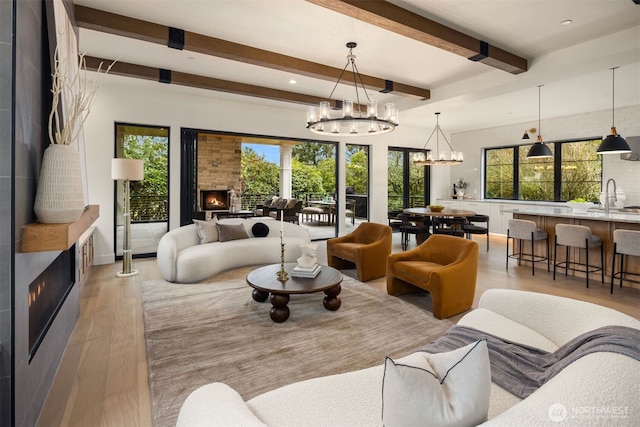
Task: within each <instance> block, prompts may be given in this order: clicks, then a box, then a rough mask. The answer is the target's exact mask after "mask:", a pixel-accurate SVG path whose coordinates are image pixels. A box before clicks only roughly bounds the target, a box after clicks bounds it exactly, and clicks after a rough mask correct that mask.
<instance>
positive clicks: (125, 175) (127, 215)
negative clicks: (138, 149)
mask: <svg viewBox="0 0 640 427" xmlns="http://www.w3.org/2000/svg"><path fill="white" fill-rule="evenodd" d="M143 166H144V162H143V161H142V160H138V159H113V160H111V179H114V180H123V181H124V239H123V240H124V241H123V243H122V271H121V272H119V273H117V274H116V276H118V277H129V276H135V275H136V274H138V271H137V270H132V269H131V266H132V264H133V258H132V254H131V209H130V205H129V199H130V197H129V196H130V194H129V181H140V180H142V178H143V177H144V168H143Z"/></svg>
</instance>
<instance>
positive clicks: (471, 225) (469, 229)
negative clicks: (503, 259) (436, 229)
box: [462, 215, 489, 252]
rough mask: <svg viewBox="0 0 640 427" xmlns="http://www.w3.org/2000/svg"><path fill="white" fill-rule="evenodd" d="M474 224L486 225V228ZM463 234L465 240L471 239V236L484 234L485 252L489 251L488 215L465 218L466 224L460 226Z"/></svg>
mask: <svg viewBox="0 0 640 427" xmlns="http://www.w3.org/2000/svg"><path fill="white" fill-rule="evenodd" d="M476 223H486V224H487V226H486V227H483V226H481V225H477V224H476ZM462 230H463V231H464V234H466V236H467V239H471V235H472V234H486V235H487V252H488V251H489V215H474V216H470V217H467V223H466V224H464V225H463V226H462Z"/></svg>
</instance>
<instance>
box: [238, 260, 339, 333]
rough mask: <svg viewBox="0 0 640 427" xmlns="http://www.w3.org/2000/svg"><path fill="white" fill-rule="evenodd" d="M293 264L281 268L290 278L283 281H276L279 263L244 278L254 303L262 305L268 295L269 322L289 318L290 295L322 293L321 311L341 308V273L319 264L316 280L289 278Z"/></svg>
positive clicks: (255, 271) (261, 268) (279, 321)
mask: <svg viewBox="0 0 640 427" xmlns="http://www.w3.org/2000/svg"><path fill="white" fill-rule="evenodd" d="M295 266H296V263H294V262H292V263H286V264H285V265H284V268H285V270H286V271H287V274H288V275H289V279H288V280H287V281H285V282H281V281H279V280H278V276H277V275H276V273H277V272H278V271H279V270H280V264H272V265H267V266H265V267H260V268H258V269H257V270H253V271H252V272H251V273H249V274H248V275H247V283H248V284H249V286H251V287H252V288H253V292H252V294H251V295H252V297H253V299H254V300H255V301H258V302H265V301H266V300H267V298H269V296H271V298H270V300H271V306H272V307H271V311H270V313H269V314H270V316H271V320H273V321H274V322H277V323H281V322H284V321H285V320H287V319H288V318H289V307H287V304H288V303H289V296H290V295H291V294H311V293H315V292H324V294H325V297H324V300H323V301H322V303H323V305H324V308H326V309H327V310H330V311H335V310H337V309H339V308H340V305H341V304H342V301H340V297H339V296H338V295H340V291H341V290H342V288H341V286H340V283H341V282H342V273H340V272H339V271H338V270H336V269H335V268H332V267H329V266H326V265H322V266H321V270H320V273H318V275H317V276H316V277H315V278H306V277H292V276H291V270H293V267H295Z"/></svg>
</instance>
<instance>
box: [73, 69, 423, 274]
mask: <svg viewBox="0 0 640 427" xmlns="http://www.w3.org/2000/svg"><path fill="white" fill-rule="evenodd" d="M184 92H185V88H180V87H176V86H171V85H166V84H161V83H156V82H148V81H141V80H137V79H128V78H124V77H118V76H113V75H109V76H106V78H105V79H104V82H103V84H102V86H101V88H100V90H99V92H98V94H97V101H96V103H95V105H94V106H93V108H92V110H91V114H90V115H89V117H88V119H87V121H86V123H85V125H84V140H85V145H86V156H87V165H88V186H89V194H90V196H89V203H90V204H97V205H100V217H99V219H98V220H97V222H96V226H97V230H96V234H95V244H96V249H95V250H96V252H95V253H96V258H95V259H96V264H108V263H113V262H114V260H115V255H114V231H113V230H114V225H113V221H114V219H113V217H114V202H113V200H114V195H113V192H114V184H113V181H112V180H111V176H110V175H111V159H112V158H113V157H114V153H115V148H114V147H115V142H114V141H115V134H114V132H115V125H114V123H115V122H124V123H134V124H144V125H153V126H168V127H170V133H169V137H170V148H169V158H170V164H169V172H170V178H169V179H170V182H169V200H170V208H169V209H170V211H169V217H170V224H169V227H170V228H175V227H177V226H178V225H179V221H180V203H179V199H180V128H181V127H188V128H195V129H203V130H214V131H223V132H237V133H247V134H255V135H269V136H277V137H285V138H298V139H316V140H320V139H322V140H327V141H329V140H336V139H334V138H315V137H316V135H314V134H311V133H310V132H309V131H308V130H307V129H306V128H305V126H304V121H305V118H306V107H305V106H294V107H291V106H288V108H278V107H276V106H277V105H286V104H280V103H274V107H265V106H264V105H256V104H251V103H241V102H237V101H233V100H230V99H231V96H227V95H224V94H223V95H222V96H220V94H216V93H215V92H209V91H201V90H190V89H188V90H187V91H186V92H188V93H187V94H185V93H184ZM220 98H226V99H224V100H221V99H220ZM234 99H240V98H238V97H235V98H234ZM401 119H402V117H401ZM424 138H425V137H424V135H423V131H421V130H420V129H417V128H410V127H408V126H402V125H401V126H399V127H398V129H397V130H396V131H395V132H393V133H390V134H386V135H381V136H376V137H366V136H363V137H358V138H356V139H353V141H354V143H357V144H365V145H370V147H371V150H370V155H371V158H372V164H373V166H372V170H371V177H372V179H371V193H372V196H373V197H372V198H371V211H370V212H371V221H374V222H382V223H386V222H387V191H386V188H387V172H386V170H387V169H386V168H387V148H388V147H389V146H417V147H420V146H422V145H423V144H424ZM380 189H384V190H383V191H380Z"/></svg>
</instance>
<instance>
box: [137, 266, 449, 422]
mask: <svg viewBox="0 0 640 427" xmlns="http://www.w3.org/2000/svg"><path fill="white" fill-rule="evenodd" d="M250 271H251V268H245V269H238V270H233V271H231V272H227V273H223V274H221V275H218V276H216V277H215V278H212V279H210V280H208V281H206V283H199V284H192V285H184V284H172V283H169V282H166V281H164V280H151V281H146V282H144V283H143V284H142V300H143V313H144V327H145V339H146V345H147V358H148V370H149V384H150V388H151V400H152V402H151V404H152V410H153V420H154V425H155V426H156V427H162V426H174V425H175V422H176V419H177V416H178V412H179V410H180V406H181V405H182V403H183V402H184V400H185V399H186V397H187V396H188V395H189V393H191V392H192V391H193V390H195V389H196V388H198V387H200V386H202V385H204V384H207V383H210V382H216V381H218V382H224V383H227V384H229V385H230V386H231V387H233V388H234V389H235V390H237V391H238V392H239V393H240V395H241V396H242V397H243V398H244V399H245V400H248V399H251V398H252V397H254V396H257V395H259V394H261V393H264V392H266V391H269V390H272V389H275V388H278V387H280V386H283V385H286V384H289V383H292V382H295V381H301V380H305V379H309V378H314V377H319V376H324V375H329V374H337V373H341V372H347V371H351V370H355V369H361V368H367V367H370V366H374V365H378V364H382V363H384V358H385V356H391V357H400V356H403V355H406V354H408V353H411V352H413V351H415V350H417V349H418V348H420V347H422V346H423V345H425V344H427V343H429V342H431V341H433V340H434V339H435V338H437V337H439V336H441V335H443V334H444V333H445V332H446V330H447V329H449V328H450V327H451V326H452V325H453V323H452V322H450V321H447V320H437V319H435V318H434V317H433V315H432V314H431V312H429V311H427V310H426V309H425V308H423V307H418V306H416V305H414V304H412V303H410V302H407V301H404V300H402V299H400V298H398V297H393V296H390V295H387V294H386V293H385V292H383V291H380V290H377V289H375V288H373V287H371V286H369V285H366V284H363V283H361V282H358V281H357V280H355V279H353V278H350V277H347V276H345V277H344V280H343V282H342V293H341V294H340V298H341V300H342V306H341V307H340V309H339V310H337V311H328V310H326V309H325V308H324V307H323V305H322V298H323V296H324V294H322V293H316V294H306V295H292V296H291V301H290V302H289V308H290V310H291V315H290V317H289V319H288V320H287V321H286V322H284V323H274V322H272V321H271V319H270V318H269V309H270V308H271V305H270V303H269V302H265V303H259V302H255V301H254V300H253V299H252V298H251V290H252V289H251V288H250V287H249V286H248V285H247V283H246V281H245V277H246V275H247V273H249V272H250Z"/></svg>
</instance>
